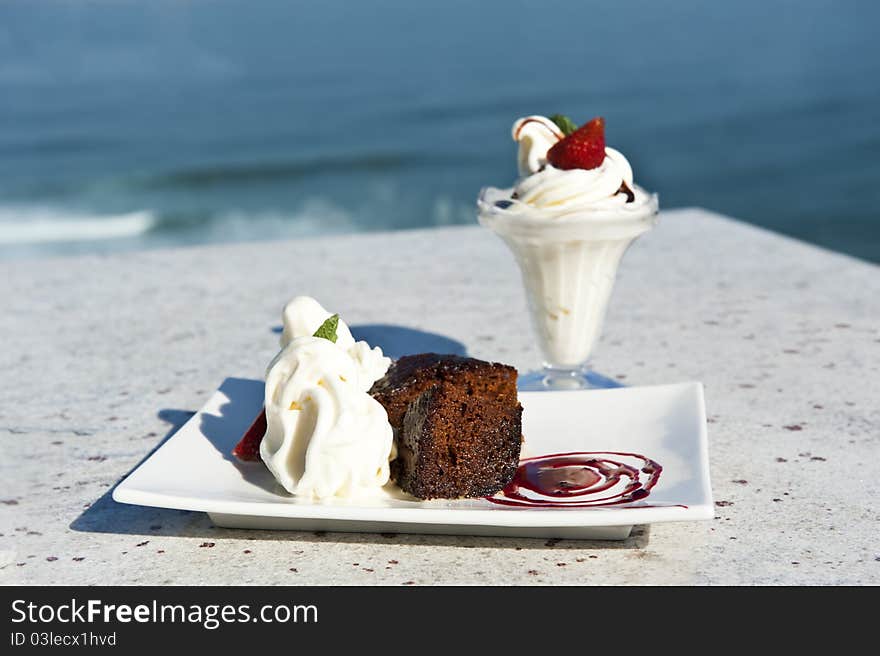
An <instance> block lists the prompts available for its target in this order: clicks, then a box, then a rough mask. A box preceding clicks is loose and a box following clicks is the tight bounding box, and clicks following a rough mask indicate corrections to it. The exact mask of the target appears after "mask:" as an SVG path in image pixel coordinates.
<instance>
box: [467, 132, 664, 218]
mask: <svg viewBox="0 0 880 656" xmlns="http://www.w3.org/2000/svg"><path fill="white" fill-rule="evenodd" d="M512 133H513V138H514V141H517V142H518V143H519V152H518V156H517V165H518V169H519V175H520V178H519V180H518V181H517V183H516V185H515V186H514V187H513V188H511V189H505V190H492V192H493V193H490V194H486V195H485V197H484V199H483V200H482V201H481V209H490V208H488V207H483V205H484V204H485V201H490V202H491V203H493V204H495V205H496V206H498V207H499V208H501V209H504V210H505V212H508V213H517V212H527V211H529V210H538V211H539V213H540V215H541V216H543V217H546V218H558V217H563V216H567V215H571V214H578V215H584V214H589V213H590V212H598V211H607V210H614V211H630V210H632V211H639V212H641V211H643V210H644V207H645V205H646V204H648V203H650V202H652V196H651V194H649V193H648V192H646V191H645V190H644V189H642V188H641V187H639V186H637V185H636V184H635V183H634V182H633V171H632V167H631V166H630V164H629V162H628V161H627V159H626V157H624V156H623V154H622V153H621V152H620V151H617V150H615V149H614V148H606V149H605V159H604V160H603V161H602V164H601V165H600V166H599V167H597V168H594V169H568V170H563V169H557V168H556V167H554V166H553V165H552V164H550V163H549V162H548V161H547V151H548V150H549V149H550V148H552V147H553V145H554V144H556V143H557V142H558V141H559V140H560V139H562V138H563V134H562V132H561V131H560V130H559V128H558V127H557V126H556V124H555V123H553V121H551V120H550V119H548V118H546V117H544V116H527V117H525V118H521V119H519V120H518V121H516V123H514V125H513V130H512Z"/></svg>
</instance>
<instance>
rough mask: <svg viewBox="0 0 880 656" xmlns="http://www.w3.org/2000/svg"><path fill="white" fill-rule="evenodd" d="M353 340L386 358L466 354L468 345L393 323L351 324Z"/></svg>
mask: <svg viewBox="0 0 880 656" xmlns="http://www.w3.org/2000/svg"><path fill="white" fill-rule="evenodd" d="M350 329H351V335H352V337H354V338H355V340H357V341H360V340H363V341H365V342H367V343H368V344H369V345H370V346H378V347H380V348H381V349H382V352H383V353H384V354H385V355H387V356H388V357H389V358H392V359H397V358H399V357H401V356H404V355H412V354H413V353H452V354H454V355H467V348H466V347H465V345H464V344H462V343H461V342H459V341H457V340H454V339H452V338H451V337H446V336H445V335H440V334H438V333H431V332H427V331H425V330H418V329H417V328H409V327H407V326H397V325H393V324H383V323H375V324H363V325H357V326H350ZM281 331H282V327H281V326H273V327H272V332H273V333H277V334H279V335H280V334H281Z"/></svg>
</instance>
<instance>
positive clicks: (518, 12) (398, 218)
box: [0, 0, 880, 263]
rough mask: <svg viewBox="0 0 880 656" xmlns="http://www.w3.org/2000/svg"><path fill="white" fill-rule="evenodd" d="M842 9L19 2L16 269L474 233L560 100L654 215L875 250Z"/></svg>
mask: <svg viewBox="0 0 880 656" xmlns="http://www.w3.org/2000/svg"><path fill="white" fill-rule="evenodd" d="M849 4H850V3H847V2H843V3H838V4H830V3H823V2H818V1H811V2H803V3H787V2H786V3H780V4H779V5H777V6H775V7H774V10H773V13H772V15H771V14H770V12H769V10H768V9H767V7H766V4H765V3H760V2H757V1H756V0H749V1H747V2H743V3H738V4H737V5H736V6H724V7H718V6H708V5H704V4H702V3H697V2H680V3H674V4H673V5H670V6H655V5H654V4H652V3H649V2H644V1H637V2H632V3H628V5H627V7H626V8H625V9H621V8H620V7H619V6H616V5H615V6H611V5H598V6H592V7H587V6H582V5H580V4H575V3H571V2H549V3H540V4H538V3H534V2H514V3H500V2H487V3H481V4H480V6H479V7H472V6H470V5H468V3H463V2H457V1H456V2H446V3H443V4H439V3H436V4H435V3H426V4H424V5H419V6H417V7H412V6H410V5H409V4H407V3H404V2H400V1H390V2H381V3H377V4H375V5H371V6H369V7H367V6H363V7H362V6H357V5H354V6H352V5H350V4H346V3H343V2H339V1H331V2H327V3H322V4H321V5H320V6H312V5H303V4H300V3H281V2H265V3H260V4H259V5H256V6H254V5H249V4H247V3H243V2H230V1H228V0H224V1H220V2H210V3H208V2H204V1H195V2H190V3H186V4H182V3H179V2H170V1H167V0H160V1H157V2H149V3H148V2H144V1H128V2H114V3H110V2H90V3H82V4H80V3H63V2H55V1H53V0H36V1H34V2H9V3H6V4H4V5H3V6H2V7H0V99H2V100H0V259H15V258H24V257H40V256H45V255H66V254H77V253H110V252H124V251H128V250H136V249H150V248H158V247H166V246H180V245H191V244H208V243H222V242H239V241H259V240H265V239H276V238H277V239H295V238H300V237H307V236H317V235H333V234H348V233H357V232H376V231H386V230H401V229H410V228H427V227H432V226H445V225H467V224H476V205H475V203H476V197H477V194H478V193H479V190H480V188H481V187H483V186H486V185H494V186H509V185H511V184H512V183H513V182H514V179H515V177H516V148H515V144H514V143H513V141H512V140H511V137H510V127H511V124H512V123H513V121H514V120H515V119H516V118H517V117H519V116H524V115H528V114H536V113H538V114H552V113H556V112H560V113H565V114H568V115H570V116H572V118H574V119H575V121H576V122H578V123H583V122H585V121H587V120H588V119H589V118H591V117H593V116H595V115H602V116H603V117H605V119H606V124H607V140H608V145H609V146H612V147H614V148H617V149H618V150H621V151H622V152H623V153H624V154H625V155H626V156H627V157H628V158H629V160H630V161H631V163H632V165H633V169H634V172H635V180H636V182H637V183H638V184H640V185H641V186H643V187H645V188H647V189H649V190H651V191H653V192H657V193H658V194H659V196H660V204H661V210H663V209H672V208H679V207H703V208H706V209H708V210H711V211H715V212H718V213H720V214H724V215H726V216H730V217H733V218H736V219H739V220H743V221H746V222H749V223H753V224H755V225H758V226H761V227H763V228H767V229H769V230H773V231H776V232H779V233H781V234H785V235H789V236H792V237H795V238H798V239H801V240H804V241H807V242H811V243H814V244H817V245H819V246H822V247H825V248H829V249H832V250H835V251H839V252H843V253H847V254H849V255H852V256H855V257H858V258H861V259H864V260H867V261H869V262H874V263H878V262H880V229H878V227H880V216H878V210H877V208H878V207H880V185H878V184H877V181H878V180H880V125H878V124H877V121H876V118H875V117H876V107H877V106H878V103H880V83H878V82H877V80H878V79H880V75H878V68H880V43H878V42H877V40H876V38H875V37H874V29H873V25H875V24H876V22H877V21H876V19H877V18H878V17H880V6H877V5H873V4H864V3H863V4H858V11H855V10H849V8H848V5H849ZM560 17H565V18H566V20H560ZM526 18H527V20H526ZM586 25H593V26H598V28H597V29H592V30H586V28H585V27H584V26H586ZM585 33H586V35H585Z"/></svg>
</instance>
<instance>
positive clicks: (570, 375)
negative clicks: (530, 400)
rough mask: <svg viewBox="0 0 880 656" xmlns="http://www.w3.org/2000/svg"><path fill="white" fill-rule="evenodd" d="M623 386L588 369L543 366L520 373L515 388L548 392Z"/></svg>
mask: <svg viewBox="0 0 880 656" xmlns="http://www.w3.org/2000/svg"><path fill="white" fill-rule="evenodd" d="M615 387H623V384H622V383H618V382H617V381H616V380H614V379H613V378H608V377H606V376H603V375H602V374H598V373H596V372H595V371H591V370H590V369H556V368H554V367H544V368H543V369H540V370H538V371H530V372H528V373H525V374H523V375H521V376H520V377H519V379H518V382H517V389H519V391H521V392H549V391H557V390H585V389H612V388H615Z"/></svg>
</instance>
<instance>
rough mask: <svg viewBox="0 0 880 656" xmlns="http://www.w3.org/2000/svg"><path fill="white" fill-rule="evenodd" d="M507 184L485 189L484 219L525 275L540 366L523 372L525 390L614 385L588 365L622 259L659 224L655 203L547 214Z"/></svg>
mask: <svg viewBox="0 0 880 656" xmlns="http://www.w3.org/2000/svg"><path fill="white" fill-rule="evenodd" d="M510 198H511V191H510V190H509V189H507V190H503V189H496V188H493V187H488V188H485V189H483V190H482V191H481V192H480V197H479V200H478V203H477V206H478V212H479V221H480V223H481V224H482V225H484V226H486V227H487V228H489V229H490V230H492V231H493V232H494V233H495V234H496V235H498V236H499V237H501V239H503V240H504V242H505V243H506V244H507V246H508V248H510V250H511V252H512V253H513V255H514V258H515V259H516V262H517V264H518V265H519V269H520V272H521V273H522V281H523V286H524V287H525V292H526V297H527V300H528V306H529V310H530V314H531V320H532V326H533V328H534V331H535V334H536V336H537V340H538V345H539V347H540V351H541V354H542V356H543V359H544V363H543V369H542V370H540V371H537V372H534V373H531V374H526V375H525V376H523V377H522V378H521V382H520V388H521V389H532V390H535V389H588V388H597V387H600V388H601V387H611V386H616V384H615V383H614V381H612V380H610V379H607V378H603V377H602V376H599V375H598V374H595V373H593V372H591V371H590V369H589V364H588V363H589V359H590V356H591V354H592V352H593V349H594V347H595V346H596V342H597V341H598V339H599V336H600V334H601V332H602V325H603V323H604V320H605V313H606V310H607V308H608V302H609V300H610V298H611V293H612V290H613V288H614V281H615V278H616V277H617V269H618V266H619V264H620V261H621V258H622V257H623V254H624V253H625V252H626V250H627V249H628V248H629V246H630V245H631V244H632V243H633V241H635V239H636V238H638V237H639V236H640V235H642V234H644V233H645V232H646V231H648V230H649V229H650V228H651V227H652V226H653V225H654V224H655V222H656V218H657V210H658V201H657V196H656V195H655V194H651V195H646V198H644V201H643V202H641V203H637V204H635V203H628V204H625V205H622V206H620V207H619V208H607V209H597V210H589V211H584V212H581V213H573V214H565V215H562V216H559V215H554V216H547V215H546V214H545V213H543V212H542V211H541V209H540V208H527V207H523V204H521V203H511V202H510Z"/></svg>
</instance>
